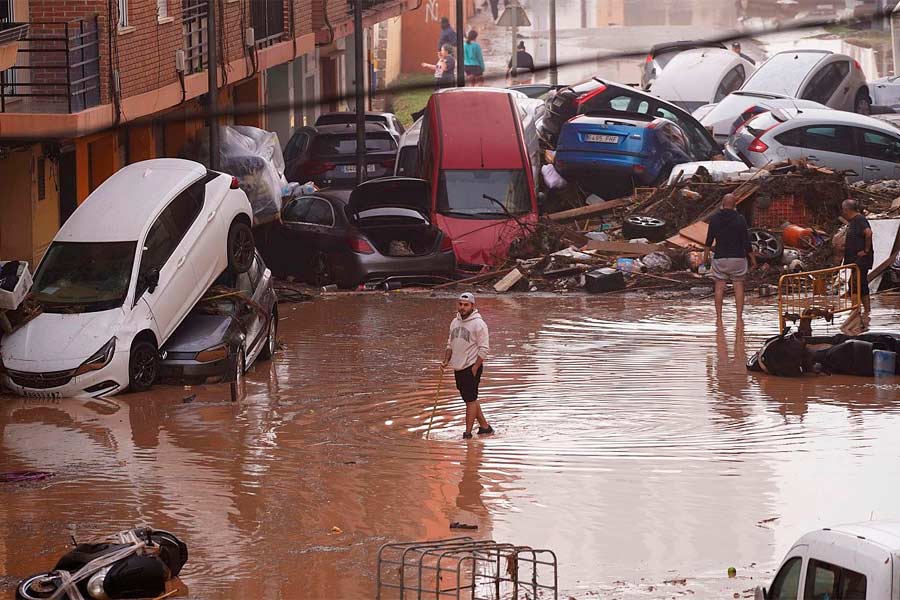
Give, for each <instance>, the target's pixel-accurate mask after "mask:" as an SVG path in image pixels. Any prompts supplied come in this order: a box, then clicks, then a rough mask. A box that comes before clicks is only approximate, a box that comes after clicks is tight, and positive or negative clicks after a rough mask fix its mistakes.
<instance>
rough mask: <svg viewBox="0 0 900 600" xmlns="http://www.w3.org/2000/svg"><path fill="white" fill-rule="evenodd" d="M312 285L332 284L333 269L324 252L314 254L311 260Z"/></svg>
mask: <svg viewBox="0 0 900 600" xmlns="http://www.w3.org/2000/svg"><path fill="white" fill-rule="evenodd" d="M312 278H313V285H331V284H332V283H334V268H333V267H332V266H331V259H330V258H328V255H327V254H325V253H324V252H316V254H315V255H314V256H313V259H312Z"/></svg>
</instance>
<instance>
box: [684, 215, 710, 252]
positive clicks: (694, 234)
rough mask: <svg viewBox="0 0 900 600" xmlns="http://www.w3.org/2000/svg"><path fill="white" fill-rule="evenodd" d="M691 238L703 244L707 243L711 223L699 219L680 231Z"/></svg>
mask: <svg viewBox="0 0 900 600" xmlns="http://www.w3.org/2000/svg"><path fill="white" fill-rule="evenodd" d="M678 233H679V234H680V235H683V236H684V237H686V238H687V239H689V240H693V241H694V242H697V243H698V244H700V245H701V246H703V245H706V234H707V233H709V223H704V222H703V221H697V222H696V223H691V224H690V225H688V226H687V227H685V228H683V229H682V230H681V231H679V232H678Z"/></svg>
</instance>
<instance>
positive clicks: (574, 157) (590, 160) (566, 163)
mask: <svg viewBox="0 0 900 600" xmlns="http://www.w3.org/2000/svg"><path fill="white" fill-rule="evenodd" d="M555 164H556V168H557V170H558V171H559V174H560V175H562V176H563V177H566V178H569V177H578V176H585V175H613V176H627V177H633V178H635V179H636V180H638V181H640V182H641V183H649V182H651V181H653V180H654V179H656V177H657V176H658V175H659V172H660V170H661V165H658V164H653V163H652V162H649V161H647V160H645V159H642V158H639V157H631V156H610V155H602V156H600V155H598V154H594V153H568V152H557V153H556V160H555Z"/></svg>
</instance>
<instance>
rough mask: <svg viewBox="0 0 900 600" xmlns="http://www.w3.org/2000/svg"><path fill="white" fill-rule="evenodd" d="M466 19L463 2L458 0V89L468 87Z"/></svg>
mask: <svg viewBox="0 0 900 600" xmlns="http://www.w3.org/2000/svg"><path fill="white" fill-rule="evenodd" d="M465 18H466V17H465V15H463V0H456V87H465V86H466V48H465V46H464V45H463V44H465V33H464V31H463V27H464V26H465V22H464V21H465Z"/></svg>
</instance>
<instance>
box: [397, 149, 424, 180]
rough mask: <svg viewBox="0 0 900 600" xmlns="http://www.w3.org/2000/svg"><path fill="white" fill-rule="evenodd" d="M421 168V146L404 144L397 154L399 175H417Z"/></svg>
mask: <svg viewBox="0 0 900 600" xmlns="http://www.w3.org/2000/svg"><path fill="white" fill-rule="evenodd" d="M418 170H419V148H418V147H417V146H404V147H402V148H400V152H399V153H398V154H397V175H403V176H404V177H415V176H416V174H417V173H418Z"/></svg>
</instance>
